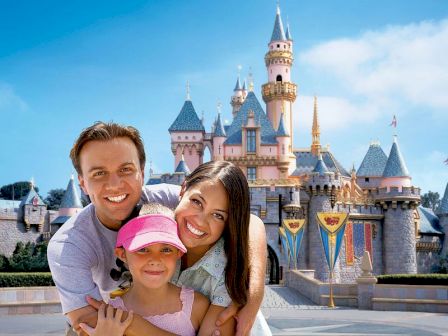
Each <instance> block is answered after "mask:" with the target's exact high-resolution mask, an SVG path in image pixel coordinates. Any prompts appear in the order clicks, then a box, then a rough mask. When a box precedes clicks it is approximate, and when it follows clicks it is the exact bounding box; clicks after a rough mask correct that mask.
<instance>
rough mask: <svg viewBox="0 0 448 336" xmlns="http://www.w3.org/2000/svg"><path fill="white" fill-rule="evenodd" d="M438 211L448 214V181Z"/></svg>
mask: <svg viewBox="0 0 448 336" xmlns="http://www.w3.org/2000/svg"><path fill="white" fill-rule="evenodd" d="M437 213H439V214H448V183H447V184H446V188H445V194H444V195H443V198H442V200H441V201H440V205H439V207H438V208H437ZM445 239H447V238H445Z"/></svg>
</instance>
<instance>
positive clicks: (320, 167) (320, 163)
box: [313, 154, 330, 175]
mask: <svg viewBox="0 0 448 336" xmlns="http://www.w3.org/2000/svg"><path fill="white" fill-rule="evenodd" d="M329 172H330V170H328V167H327V165H326V164H325V162H324V160H322V154H319V158H318V159H317V162H316V166H315V167H314V169H313V173H319V175H324V174H325V173H329Z"/></svg>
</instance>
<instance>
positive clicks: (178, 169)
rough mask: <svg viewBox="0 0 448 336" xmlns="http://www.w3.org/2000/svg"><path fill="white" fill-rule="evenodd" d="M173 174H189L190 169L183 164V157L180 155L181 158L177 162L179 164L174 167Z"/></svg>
mask: <svg viewBox="0 0 448 336" xmlns="http://www.w3.org/2000/svg"><path fill="white" fill-rule="evenodd" d="M174 172H175V173H184V174H185V175H189V174H190V169H189V168H188V166H187V163H186V162H185V159H184V156H183V155H182V158H181V159H180V161H179V164H178V165H177V167H176V170H175V171H174Z"/></svg>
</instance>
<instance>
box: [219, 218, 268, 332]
mask: <svg viewBox="0 0 448 336" xmlns="http://www.w3.org/2000/svg"><path fill="white" fill-rule="evenodd" d="M266 258H267V242H266V230H265V227H264V223H263V221H262V220H261V219H260V218H258V217H257V216H255V215H250V225H249V269H250V279H249V296H248V299H247V303H246V305H245V306H244V307H243V308H241V310H240V311H239V312H238V313H237V318H238V324H237V332H236V335H237V336H239V335H247V334H249V332H250V329H251V328H252V325H253V324H254V321H255V318H256V316H257V312H258V309H259V308H260V306H261V302H262V301H263V296H264V282H265V272H266ZM236 312H237V307H236V306H235V305H233V304H232V305H231V306H230V307H228V308H227V309H226V310H224V311H223V312H222V313H221V314H220V315H219V318H218V321H217V324H218V325H219V324H220V323H222V322H224V321H227V320H228V319H229V318H231V317H232V316H234V315H235V314H236Z"/></svg>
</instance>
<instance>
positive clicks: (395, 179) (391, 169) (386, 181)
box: [380, 135, 411, 189]
mask: <svg viewBox="0 0 448 336" xmlns="http://www.w3.org/2000/svg"><path fill="white" fill-rule="evenodd" d="M410 186H411V175H410V174H409V171H408V169H407V168H406V164H405V162H404V159H403V155H401V151H400V148H399V147H398V140H397V136H396V135H395V136H394V142H393V144H392V148H391V149H390V154H389V158H388V159H387V162H386V167H385V168H384V171H383V179H382V181H381V183H380V187H381V188H384V187H385V188H388V189H389V188H390V187H397V188H403V187H410Z"/></svg>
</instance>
